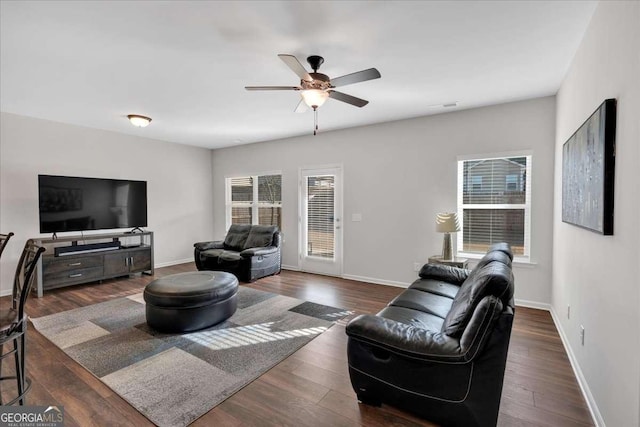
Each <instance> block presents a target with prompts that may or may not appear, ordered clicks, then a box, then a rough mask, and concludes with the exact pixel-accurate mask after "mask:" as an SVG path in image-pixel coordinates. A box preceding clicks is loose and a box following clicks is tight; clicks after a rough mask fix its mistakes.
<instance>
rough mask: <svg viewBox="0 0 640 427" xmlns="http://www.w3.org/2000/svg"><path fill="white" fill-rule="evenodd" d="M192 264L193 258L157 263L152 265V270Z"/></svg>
mask: <svg viewBox="0 0 640 427" xmlns="http://www.w3.org/2000/svg"><path fill="white" fill-rule="evenodd" d="M190 262H193V258H185V259H178V260H175V261H167V262H158V263H155V264H154V268H162V267H171V266H172V265H178V264H187V263H190Z"/></svg>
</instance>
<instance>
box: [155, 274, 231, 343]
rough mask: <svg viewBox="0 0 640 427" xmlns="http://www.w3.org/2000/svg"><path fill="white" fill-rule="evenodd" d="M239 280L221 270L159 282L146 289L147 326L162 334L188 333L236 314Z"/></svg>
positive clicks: (159, 280) (161, 279)
mask: <svg viewBox="0 0 640 427" xmlns="http://www.w3.org/2000/svg"><path fill="white" fill-rule="evenodd" d="M237 293H238V279H236V276H234V275H233V274H229V273H224V272H221V271H194V272H188V273H179V274H172V275H170V276H166V277H162V278H160V279H156V280H154V281H153V282H151V283H149V284H148V285H147V286H146V287H145V288H144V300H145V302H146V303H147V304H146V306H147V307H146V315H147V324H148V325H149V326H151V327H152V328H153V329H156V330H158V331H161V332H188V331H197V330H198V329H204V328H207V327H209V326H213V325H215V324H217V323H220V322H222V321H224V320H226V319H228V318H229V317H231V315H232V314H233V313H235V311H236V308H237V307H238V300H237Z"/></svg>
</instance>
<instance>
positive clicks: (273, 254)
mask: <svg viewBox="0 0 640 427" xmlns="http://www.w3.org/2000/svg"><path fill="white" fill-rule="evenodd" d="M281 240H282V238H281V235H280V231H279V230H278V227H277V226H274V225H244V224H242V225H240V224H234V225H232V226H231V227H230V228H229V231H228V232H227V236H226V237H225V239H224V241H223V240H220V241H214V242H198V243H195V244H194V245H193V246H194V248H195V249H194V257H195V261H196V267H197V268H198V270H211V271H226V272H229V273H233V274H234V275H236V277H237V278H238V280H241V281H243V282H253V281H255V280H257V279H260V278H261V277H265V276H270V275H272V274H277V273H279V272H280V268H281V265H282V261H281V254H280V244H281Z"/></svg>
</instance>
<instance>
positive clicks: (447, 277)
mask: <svg viewBox="0 0 640 427" xmlns="http://www.w3.org/2000/svg"><path fill="white" fill-rule="evenodd" d="M469 273H471V270H467V269H466V268H458V267H452V266H449V265H443V264H425V265H423V266H422V268H421V269H420V273H418V275H419V276H420V277H421V278H423V279H435V280H442V281H443V282H448V283H453V284H454V285H458V286H459V285H461V284H462V283H463V282H464V281H465V280H467V277H469Z"/></svg>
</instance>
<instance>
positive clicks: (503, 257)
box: [476, 251, 511, 268]
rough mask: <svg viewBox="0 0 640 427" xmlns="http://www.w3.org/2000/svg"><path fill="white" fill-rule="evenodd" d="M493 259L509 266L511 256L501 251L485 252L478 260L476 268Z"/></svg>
mask: <svg viewBox="0 0 640 427" xmlns="http://www.w3.org/2000/svg"><path fill="white" fill-rule="evenodd" d="M494 261H496V262H501V263H502V264H504V265H506V266H508V267H511V258H509V255H507V254H506V253H504V252H502V251H492V252H487V253H486V254H485V256H483V257H482V259H480V261H478V264H477V265H476V268H482V267H484V266H485V265H487V264H489V263H491V262H494Z"/></svg>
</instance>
